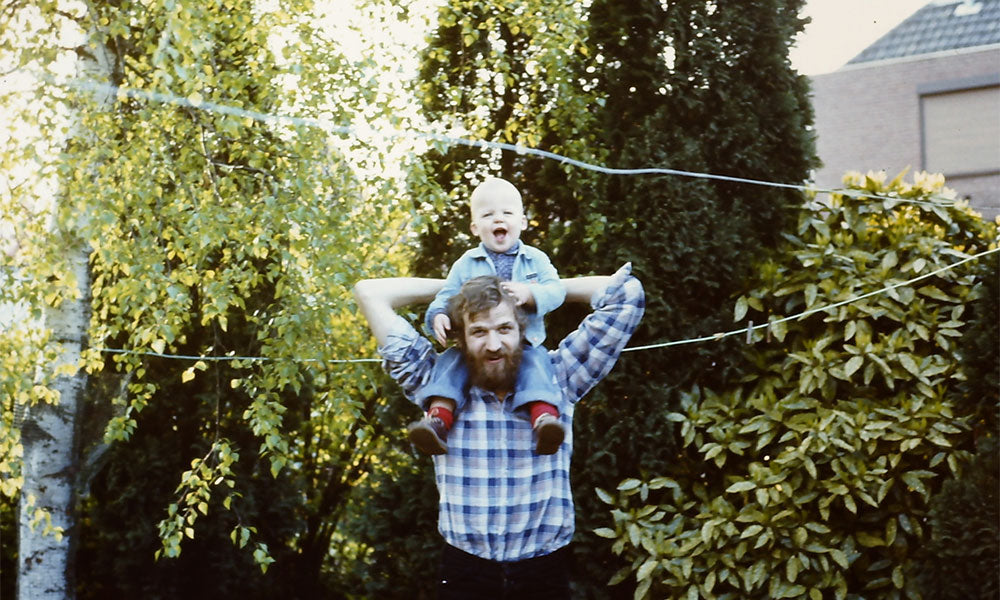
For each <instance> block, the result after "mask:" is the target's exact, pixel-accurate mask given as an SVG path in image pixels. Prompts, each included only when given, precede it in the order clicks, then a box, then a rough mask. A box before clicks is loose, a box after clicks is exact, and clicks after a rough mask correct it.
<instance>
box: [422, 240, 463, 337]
mask: <svg viewBox="0 0 1000 600" xmlns="http://www.w3.org/2000/svg"><path fill="white" fill-rule="evenodd" d="M464 258H465V257H464V256H463V257H462V258H459V259H458V260H457V261H455V263H454V264H453V265H451V270H449V271H448V277H447V278H446V279H445V280H444V285H443V286H442V287H441V291H439V292H438V293H437V295H436V296H434V300H432V301H431V303H430V304H429V305H428V306H427V315H426V316H425V317H424V323H425V324H426V326H427V329H428V330H430V331H432V332H434V337H435V338H436V339H437V340H438V341H439V342H441V345H442V346H443V345H445V343H446V341H447V332H448V330H450V329H451V320H450V319H448V299H449V298H451V297H452V296H454V295H455V294H457V293H458V291H459V290H460V289H461V288H462V284H463V283H464V281H462V278H461V277H460V275H459V273H460V272H461V269H460V268H458V265H459V263H460V262H462V260H464Z"/></svg>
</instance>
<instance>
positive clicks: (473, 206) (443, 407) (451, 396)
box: [408, 177, 566, 454]
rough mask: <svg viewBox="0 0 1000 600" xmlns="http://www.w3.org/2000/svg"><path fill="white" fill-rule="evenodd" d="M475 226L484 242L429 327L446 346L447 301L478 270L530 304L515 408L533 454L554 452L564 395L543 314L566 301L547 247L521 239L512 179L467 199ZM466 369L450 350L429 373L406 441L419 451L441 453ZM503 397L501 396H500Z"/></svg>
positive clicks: (561, 434) (461, 398) (432, 311)
mask: <svg viewBox="0 0 1000 600" xmlns="http://www.w3.org/2000/svg"><path fill="white" fill-rule="evenodd" d="M469 208H470V211H471V230H472V233H473V234H474V235H477V236H479V239H480V241H481V243H480V244H479V245H478V246H477V247H475V248H473V249H471V250H469V251H467V252H466V253H465V254H464V255H462V257H461V258H459V259H458V260H457V261H455V264H453V265H452V267H451V270H450V271H449V273H448V278H447V279H446V280H445V284H444V287H442V289H441V291H440V292H439V293H438V295H437V296H436V297H435V298H434V301H433V302H431V304H430V306H429V307H428V309H427V318H426V321H427V326H428V327H429V328H430V329H431V330H432V331H433V332H434V337H435V338H437V340H438V341H439V342H440V343H441V344H442V345H444V344H445V343H446V340H447V334H448V332H449V331H450V330H451V320H450V319H449V317H448V314H447V310H446V306H447V303H448V299H449V298H451V297H452V296H453V295H455V293H456V292H457V291H458V290H459V288H461V287H462V284H463V283H465V282H466V281H468V280H469V279H472V278H473V277H478V276H480V275H495V276H497V277H499V278H500V279H501V280H502V281H504V284H503V288H504V290H505V291H506V292H507V293H509V294H510V295H511V296H512V297H513V298H514V299H515V300H516V302H517V304H518V305H519V306H521V307H522V308H524V309H525V311H526V313H527V314H528V325H527V327H526V328H525V331H524V332H523V333H524V347H523V352H522V358H521V366H520V370H519V372H518V376H517V383H516V385H515V389H514V398H513V409H514V410H518V409H526V411H527V413H528V416H529V418H530V421H531V424H532V428H533V429H534V431H535V437H536V441H535V452H536V453H538V454H554V453H555V452H556V451H557V450H558V449H559V446H560V445H561V444H562V442H563V439H564V438H565V436H566V429H565V426H564V425H563V424H562V422H560V420H559V414H560V410H559V405H560V404H561V403H562V394H561V393H560V390H559V387H558V385H556V383H555V379H554V376H553V373H552V363H551V361H550V360H549V357H548V352H547V351H546V350H545V348H544V347H543V346H542V342H543V341H544V340H545V325H544V323H543V317H544V316H545V314H546V313H548V312H550V311H552V310H554V309H556V308H558V307H559V306H560V305H561V304H562V303H563V300H565V298H566V290H565V289H564V288H563V285H562V283H561V282H560V281H559V275H558V273H557V272H556V270H555V268H554V267H553V266H552V263H551V261H549V258H548V256H546V255H545V253H544V252H541V251H540V250H537V249H535V248H532V247H531V246H528V245H527V244H523V243H521V241H520V237H521V231H522V230H523V229H524V228H525V227H527V225H528V221H527V219H526V218H525V216H524V207H523V205H522V203H521V193H520V192H518V191H517V188H516V187H514V185H513V184H511V183H510V182H508V181H506V180H504V179H499V178H495V177H494V178H490V179H487V180H486V181H485V182H483V183H482V184H480V185H479V186H478V187H476V189H475V190H474V191H473V192H472V197H471V198H470V200H469ZM467 381H468V368H467V365H466V363H465V357H464V356H463V355H462V353H461V351H459V350H458V349H455V348H449V349H448V350H446V351H445V352H444V353H443V354H442V355H441V356H440V357H438V360H437V362H436V364H435V367H434V372H433V373H432V374H431V382H430V384H428V385H427V386H424V388H423V389H422V390H421V394H420V396H419V397H418V398H417V400H418V401H419V402H420V403H421V405H422V406H427V407H428V410H427V414H426V415H425V416H424V418H423V419H421V420H420V421H418V422H416V423H412V424H411V425H410V426H409V428H408V432H409V438H410V441H411V442H413V444H414V446H416V447H417V449H419V450H420V451H421V452H424V453H427V454H444V453H446V452H447V451H448V445H447V441H446V440H447V437H448V431H449V430H450V429H451V426H452V423H454V419H455V416H456V414H458V413H459V412H460V411H461V409H462V406H464V404H465V401H466V398H465V389H466V387H467ZM500 400H503V398H500Z"/></svg>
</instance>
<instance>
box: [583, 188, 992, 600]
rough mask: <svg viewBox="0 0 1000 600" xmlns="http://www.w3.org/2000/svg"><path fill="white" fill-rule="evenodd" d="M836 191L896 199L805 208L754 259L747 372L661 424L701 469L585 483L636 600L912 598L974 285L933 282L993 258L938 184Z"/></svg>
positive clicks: (959, 436)
mask: <svg viewBox="0 0 1000 600" xmlns="http://www.w3.org/2000/svg"><path fill="white" fill-rule="evenodd" d="M849 184H850V185H851V187H853V188H854V189H856V190H857V191H858V192H860V193H863V194H869V195H878V196H890V197H893V198H896V197H898V198H900V199H901V200H902V201H896V200H885V199H881V198H870V197H865V196H864V195H861V194H859V195H857V196H856V195H855V194H834V195H831V196H829V197H828V198H827V199H826V201H825V202H816V201H814V202H812V203H811V204H810V205H809V206H807V207H805V209H804V210H803V211H802V213H801V216H800V218H799V222H798V227H797V229H796V230H795V231H793V232H787V233H786V234H785V238H786V241H787V249H786V251H785V252H783V253H781V254H779V255H777V257H776V258H773V259H770V260H767V261H765V262H763V263H762V264H760V265H759V267H758V272H757V283H756V284H755V287H754V288H753V289H752V290H750V291H749V293H747V294H746V295H744V296H742V297H740V298H739V299H738V301H737V302H736V306H735V320H736V321H739V322H741V323H744V322H745V319H746V318H748V317H749V318H750V319H752V320H753V321H754V322H755V323H758V324H764V323H768V324H770V326H769V328H768V329H767V331H766V332H765V331H764V330H763V329H756V330H753V333H752V339H753V341H754V344H753V345H751V346H748V347H747V349H746V357H747V359H748V361H749V362H750V363H751V365H752V366H753V367H752V368H751V369H750V370H749V371H748V374H747V375H746V376H744V377H743V378H742V380H740V381H734V382H733V384H732V385H731V386H729V387H728V388H727V389H723V390H712V389H706V388H697V387H696V388H694V389H691V390H690V391H689V392H688V393H686V394H685V395H684V398H683V400H682V409H681V412H678V413H674V414H672V415H671V417H670V418H671V419H672V420H674V421H676V423H677V424H678V425H679V434H680V436H681V438H682V442H681V444H682V446H683V447H684V448H685V450H686V451H687V452H688V456H689V457H691V458H694V459H700V460H701V461H702V472H701V473H696V474H694V475H686V474H685V473H684V472H682V471H680V470H678V472H677V474H675V476H674V477H657V478H651V479H648V480H639V479H630V480H626V481H624V482H622V483H621V484H620V485H619V486H618V489H617V493H616V494H614V495H613V494H610V493H608V492H605V491H602V490H598V494H599V496H600V497H601V498H602V500H604V501H605V502H607V503H609V504H611V505H612V506H613V507H614V508H613V510H612V516H613V519H614V524H613V527H607V528H602V529H600V530H598V531H597V533H598V535H602V536H603V537H607V538H611V539H614V540H615V542H614V550H615V552H617V553H619V554H622V555H624V556H625V557H627V558H628V560H630V561H631V562H630V565H629V566H628V567H626V568H624V569H622V570H621V571H620V572H619V573H618V574H617V575H616V576H615V578H614V579H613V581H615V582H618V581H623V580H625V579H627V578H629V577H630V576H634V577H635V580H636V581H637V585H638V587H637V589H636V592H635V597H636V598H643V597H647V598H653V597H655V598H720V599H722V598H810V599H815V600H819V599H820V598H831V597H832V598H837V599H838V600H841V599H844V598H867V599H872V598H916V597H919V593H918V590H917V586H916V582H915V577H914V572H913V571H914V567H915V565H916V563H915V560H916V557H917V556H918V555H919V553H920V547H921V546H922V545H924V544H926V543H927V541H928V539H929V532H928V528H927V527H926V519H927V516H928V510H929V500H930V498H931V495H932V494H933V493H934V492H935V491H936V490H937V489H938V488H939V487H940V482H941V480H942V479H944V478H945V477H946V476H948V475H949V474H954V473H956V472H957V471H958V469H959V467H960V464H961V461H962V460H963V459H964V458H965V457H967V456H968V452H967V451H965V450H962V449H960V448H959V446H960V445H961V444H962V442H963V440H965V439H967V438H968V436H969V433H968V432H969V427H968V425H967V423H966V421H965V420H964V419H963V418H961V417H960V416H958V415H956V414H955V412H954V411H953V404H954V402H953V399H952V398H951V397H950V396H949V394H948V393H947V390H948V387H949V386H951V385H953V384H955V383H956V382H959V381H961V380H962V378H963V373H962V371H961V370H960V369H959V366H958V343H957V342H958V340H959V338H960V337H961V335H962V331H963V329H964V328H965V327H966V325H967V315H966V302H968V301H969V299H970V298H971V297H972V295H973V294H974V290H975V286H976V283H977V279H976V277H975V276H974V275H972V274H970V273H971V272H972V269H970V268H969V266H968V265H966V266H965V268H962V267H959V268H955V269H951V270H944V271H942V272H940V273H936V274H934V272H935V271H936V270H938V269H940V268H943V267H947V266H948V265H951V264H954V263H956V262H957V261H958V260H960V259H965V258H968V257H969V256H971V255H972V254H975V253H979V252H982V251H984V250H986V249H987V248H988V247H989V246H990V245H991V244H992V246H993V247H994V248H995V244H996V227H995V225H993V224H987V223H984V222H983V221H982V220H981V219H979V218H978V216H976V215H974V214H973V213H971V212H970V211H968V209H967V208H963V207H961V206H956V205H955V203H953V202H951V201H949V200H947V199H946V198H941V197H940V196H939V194H940V193H941V191H942V186H943V178H940V177H933V176H927V175H924V174H919V175H918V176H917V177H916V183H915V184H913V185H910V184H906V183H904V182H902V180H901V177H897V178H896V179H895V180H893V181H891V182H889V183H888V184H886V183H885V182H884V176H878V175H871V174H869V176H867V177H862V176H860V175H854V176H851V177H849ZM918 276H924V278H923V279H921V280H920V281H914V282H912V283H906V282H907V281H908V280H910V279H911V278H915V277H918ZM891 286H896V287H893V288H892V289H886V291H884V292H883V293H877V294H874V295H871V296H867V297H864V298H862V299H858V300H853V301H852V299H855V298H857V297H859V296H863V295H866V294H868V293H869V292H872V291H878V290H882V289H884V288H889V287H891ZM842 302H844V303H843V304H841V303H842ZM804 311H815V312H812V313H811V314H807V315H804V316H802V317H800V318H797V319H793V320H790V321H782V320H781V319H782V318H783V317H785V316H790V315H797V314H799V313H802V312H804Z"/></svg>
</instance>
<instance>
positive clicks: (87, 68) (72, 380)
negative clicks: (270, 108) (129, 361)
mask: <svg viewBox="0 0 1000 600" xmlns="http://www.w3.org/2000/svg"><path fill="white" fill-rule="evenodd" d="M91 34H93V30H91ZM91 37H94V36H93V35H92V36H91ZM79 55H80V56H82V57H83V58H81V59H80V60H79V62H78V64H77V73H78V75H79V77H80V78H81V79H83V80H87V79H92V80H95V81H101V82H106V81H111V80H112V73H113V63H112V60H113V59H112V58H111V54H110V53H109V52H108V51H107V49H106V47H105V46H103V45H102V44H100V43H98V44H95V47H93V48H86V49H85V50H84V51H82V52H80V53H79ZM113 99H114V98H113V96H111V95H110V94H106V95H105V97H104V98H102V101H101V103H100V104H101V105H102V106H104V107H107V106H110V105H111V103H112V101H113ZM79 129H80V128H74V129H71V133H70V135H71V136H73V135H76V136H88V134H87V133H86V132H83V131H80V130H79ZM91 143H100V141H99V140H91ZM59 199H61V198H59ZM57 201H58V200H57ZM55 213H56V214H57V215H71V213H69V212H67V211H60V210H58V208H57V209H56V211H55ZM86 217H87V215H71V216H69V219H70V221H69V222H60V219H61V218H62V217H59V216H57V219H56V222H55V223H54V224H53V228H54V230H55V231H54V236H53V238H54V239H55V240H58V241H59V242H60V245H61V246H62V247H63V248H64V252H65V253H66V254H65V257H66V259H65V261H66V262H65V269H66V275H67V276H68V277H69V279H68V281H71V282H72V287H73V290H71V291H70V293H69V294H66V296H65V299H64V300H63V301H62V302H61V303H59V304H58V306H56V307H54V308H49V309H47V311H46V313H45V323H44V325H45V326H46V327H48V328H49V329H50V330H51V332H52V340H53V342H54V343H55V344H58V346H59V356H58V358H57V359H56V364H55V365H54V372H56V373H59V372H60V371H65V372H66V373H68V374H64V375H59V376H58V377H57V378H56V380H55V382H54V384H53V389H54V390H55V391H56V392H57V393H58V394H59V400H58V402H56V403H51V404H50V403H46V402H40V403H38V404H36V405H35V406H33V407H31V409H30V410H29V413H28V416H27V418H26V419H25V421H24V424H23V426H22V430H21V444H22V447H23V452H24V454H23V456H24V459H23V460H24V463H23V465H24V466H23V476H24V484H23V487H22V488H21V499H20V506H19V526H18V536H19V537H18V578H17V597H18V600H72V599H73V598H75V597H76V590H75V575H74V550H75V547H76V499H77V486H78V482H79V478H78V477H77V473H78V471H79V464H80V452H79V450H80V444H79V442H78V440H77V434H78V416H79V414H80V408H81V405H82V402H83V397H82V396H83V392H84V389H85V388H86V384H87V374H86V372H85V371H84V370H82V369H79V368H78V365H79V364H80V356H81V353H82V351H83V349H84V344H86V341H87V330H88V327H89V324H90V298H91V295H90V272H89V259H90V251H91V248H90V246H89V245H88V243H87V242H86V241H85V240H83V239H81V236H80V235H79V230H80V228H81V225H82V224H83V223H84V221H83V219H86Z"/></svg>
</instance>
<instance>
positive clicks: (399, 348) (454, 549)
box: [354, 265, 644, 600]
mask: <svg viewBox="0 0 1000 600" xmlns="http://www.w3.org/2000/svg"><path fill="white" fill-rule="evenodd" d="M563 283H564V284H565V287H566V301H567V302H587V301H590V303H591V306H592V307H593V309H594V311H593V312H592V313H591V314H590V315H588V316H587V317H586V318H585V319H584V320H583V322H582V323H581V324H580V326H579V327H578V328H577V330H576V331H574V332H573V333H571V334H569V335H568V336H566V338H565V339H564V340H563V341H562V342H561V343H560V344H559V347H558V348H557V349H556V350H552V351H550V352H549V358H550V359H551V361H552V368H553V371H554V373H555V374H556V380H557V382H558V384H559V387H560V389H561V391H562V393H563V395H564V399H565V401H566V406H567V410H566V411H565V412H563V414H561V415H560V417H559V418H560V419H561V420H562V422H563V423H564V424H565V425H566V429H567V431H569V432H570V433H569V434H568V435H567V436H566V439H565V442H564V443H563V444H562V445H561V446H560V447H559V449H558V450H557V451H556V452H555V453H554V454H551V455H538V454H536V453H535V452H534V451H533V450H534V443H533V436H532V429H531V424H530V422H529V420H528V419H527V418H526V417H525V416H524V415H522V414H518V413H515V412H514V411H511V410H509V408H510V406H511V405H512V400H513V399H512V397H511V396H512V393H511V392H512V390H513V389H514V384H515V382H516V379H517V371H518V368H519V366H520V365H519V360H520V352H519V350H520V345H521V344H522V343H523V335H524V317H523V315H521V314H519V310H520V309H519V308H518V307H517V302H516V300H515V299H514V298H513V297H512V296H510V295H509V294H507V293H506V292H504V291H503V288H502V285H501V282H500V280H499V279H497V278H495V277H485V278H477V279H474V280H472V281H470V282H467V283H466V285H464V286H463V287H462V289H461V291H460V292H459V294H458V296H456V297H455V299H454V300H453V301H452V302H451V303H450V306H451V307H452V309H453V310H454V313H453V314H450V315H449V317H450V319H451V321H452V327H453V328H454V329H455V334H456V336H457V337H458V338H459V340H460V341H459V345H460V347H461V348H462V350H463V352H465V354H466V362H467V364H468V365H469V377H470V388H469V390H468V399H467V400H468V401H467V405H466V408H465V409H464V411H463V413H462V418H461V419H458V420H457V421H456V422H455V424H454V427H453V428H452V430H451V431H450V432H449V433H448V452H447V454H440V455H437V456H435V457H434V471H435V479H436V482H437V488H438V493H439V495H440V500H439V513H438V529H439V531H440V532H441V535H442V536H443V537H444V539H445V542H447V545H446V546H445V550H444V553H443V556H442V561H441V580H440V597H441V598H443V599H460V598H461V599H476V600H480V599H486V598H498V599H499V598H517V599H518V600H528V599H530V598H545V599H553V598H569V569H568V563H567V558H568V557H567V552H568V551H567V549H566V546H567V545H568V544H569V542H570V540H571V539H572V537H573V528H574V513H573V499H572V494H571V492H570V484H569V467H570V456H571V454H572V449H573V438H572V433H571V432H572V419H573V407H574V405H575V403H576V402H577V401H579V400H580V398H582V397H583V396H584V395H585V394H586V393H587V392H588V391H590V389H591V388H593V387H594V385H596V384H597V382H598V381H600V380H601V379H603V378H604V376H605V375H607V374H608V372H609V371H610V370H611V367H612V366H614V363H615V361H616V360H617V359H618V355H619V354H620V353H621V351H622V349H623V348H624V347H625V344H626V343H627V342H628V340H629V338H630V337H631V335H632V332H633V331H635V328H636V327H637V326H638V324H639V320H640V319H641V318H642V313H643V309H644V294H643V289H642V285H641V284H640V283H639V280H638V279H636V278H635V277H632V275H631V267H630V265H625V266H624V267H622V268H621V269H619V270H618V272H617V273H615V274H614V275H613V276H611V277H580V278H574V279H567V280H564V282H563ZM441 285H442V281H441V280H435V279H416V278H407V279H375V280H366V281H361V282H359V283H358V284H357V285H356V286H355V288H354V293H355V297H356V298H357V301H358V305H359V307H360V308H361V311H362V313H363V314H364V315H365V318H366V319H367V320H368V324H369V326H370V327H371V329H372V333H374V334H375V338H376V340H377V341H378V344H379V353H380V354H381V355H382V357H383V359H384V361H385V362H384V366H385V368H386V370H387V371H388V372H389V374H390V375H391V376H392V377H393V378H394V379H395V380H396V381H397V382H398V383H399V384H400V385H401V386H402V388H403V391H404V392H405V393H406V395H407V396H408V397H410V398H411V399H412V398H414V397H416V395H417V393H418V392H419V390H420V389H421V387H423V386H424V385H427V382H428V379H429V377H430V372H431V370H432V368H433V366H434V362H435V360H436V359H437V356H438V355H437V353H436V352H435V351H434V349H433V346H432V344H431V342H430V341H429V340H427V339H426V338H424V337H422V336H421V335H419V334H418V333H417V331H416V330H415V329H414V328H413V326H412V325H410V324H409V323H408V322H407V321H406V320H405V319H403V318H402V317H401V316H399V315H398V314H396V309H398V308H400V307H402V306H406V305H408V304H413V303H424V302H428V301H430V299H431V298H433V297H434V294H435V293H436V292H437V291H438V290H439V289H440V287H441Z"/></svg>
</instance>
